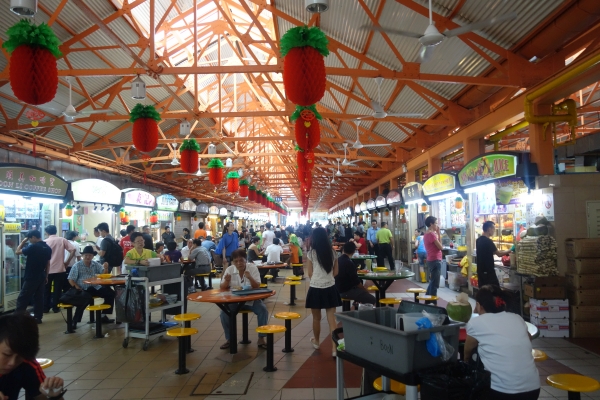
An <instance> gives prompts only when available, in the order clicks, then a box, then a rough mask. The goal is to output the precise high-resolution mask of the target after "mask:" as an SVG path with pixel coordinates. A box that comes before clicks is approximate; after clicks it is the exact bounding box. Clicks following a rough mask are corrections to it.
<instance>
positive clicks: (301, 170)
mask: <svg viewBox="0 0 600 400" xmlns="http://www.w3.org/2000/svg"><path fill="white" fill-rule="evenodd" d="M296 162H297V163H298V175H300V176H302V175H304V174H305V173H306V171H307V169H308V165H307V162H306V158H305V157H304V152H303V151H297V152H296Z"/></svg>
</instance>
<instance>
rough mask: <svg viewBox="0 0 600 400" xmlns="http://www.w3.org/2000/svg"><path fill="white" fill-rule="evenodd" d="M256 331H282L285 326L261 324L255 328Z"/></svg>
mask: <svg viewBox="0 0 600 400" xmlns="http://www.w3.org/2000/svg"><path fill="white" fill-rule="evenodd" d="M256 332H258V333H267V334H268V333H282V332H285V326H281V325H263V326H259V327H258V328H256Z"/></svg>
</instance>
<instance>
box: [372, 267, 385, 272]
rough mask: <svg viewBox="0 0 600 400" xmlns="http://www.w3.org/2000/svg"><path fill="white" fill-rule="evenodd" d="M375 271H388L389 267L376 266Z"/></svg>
mask: <svg viewBox="0 0 600 400" xmlns="http://www.w3.org/2000/svg"><path fill="white" fill-rule="evenodd" d="M373 271H375V272H385V271H388V269H387V268H386V267H375V268H373Z"/></svg>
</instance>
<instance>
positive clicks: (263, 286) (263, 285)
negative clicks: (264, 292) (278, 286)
mask: <svg viewBox="0 0 600 400" xmlns="http://www.w3.org/2000/svg"><path fill="white" fill-rule="evenodd" d="M267 287H268V286H267V284H266V283H261V284H260V288H261V289H265V288H267Z"/></svg>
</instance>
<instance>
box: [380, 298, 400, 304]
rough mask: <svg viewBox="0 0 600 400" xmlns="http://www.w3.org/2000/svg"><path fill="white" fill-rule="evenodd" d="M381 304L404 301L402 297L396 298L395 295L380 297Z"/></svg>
mask: <svg viewBox="0 0 600 400" xmlns="http://www.w3.org/2000/svg"><path fill="white" fill-rule="evenodd" d="M379 303H380V304H400V303H402V299H395V298H393V297H389V298H385V299H379Z"/></svg>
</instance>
